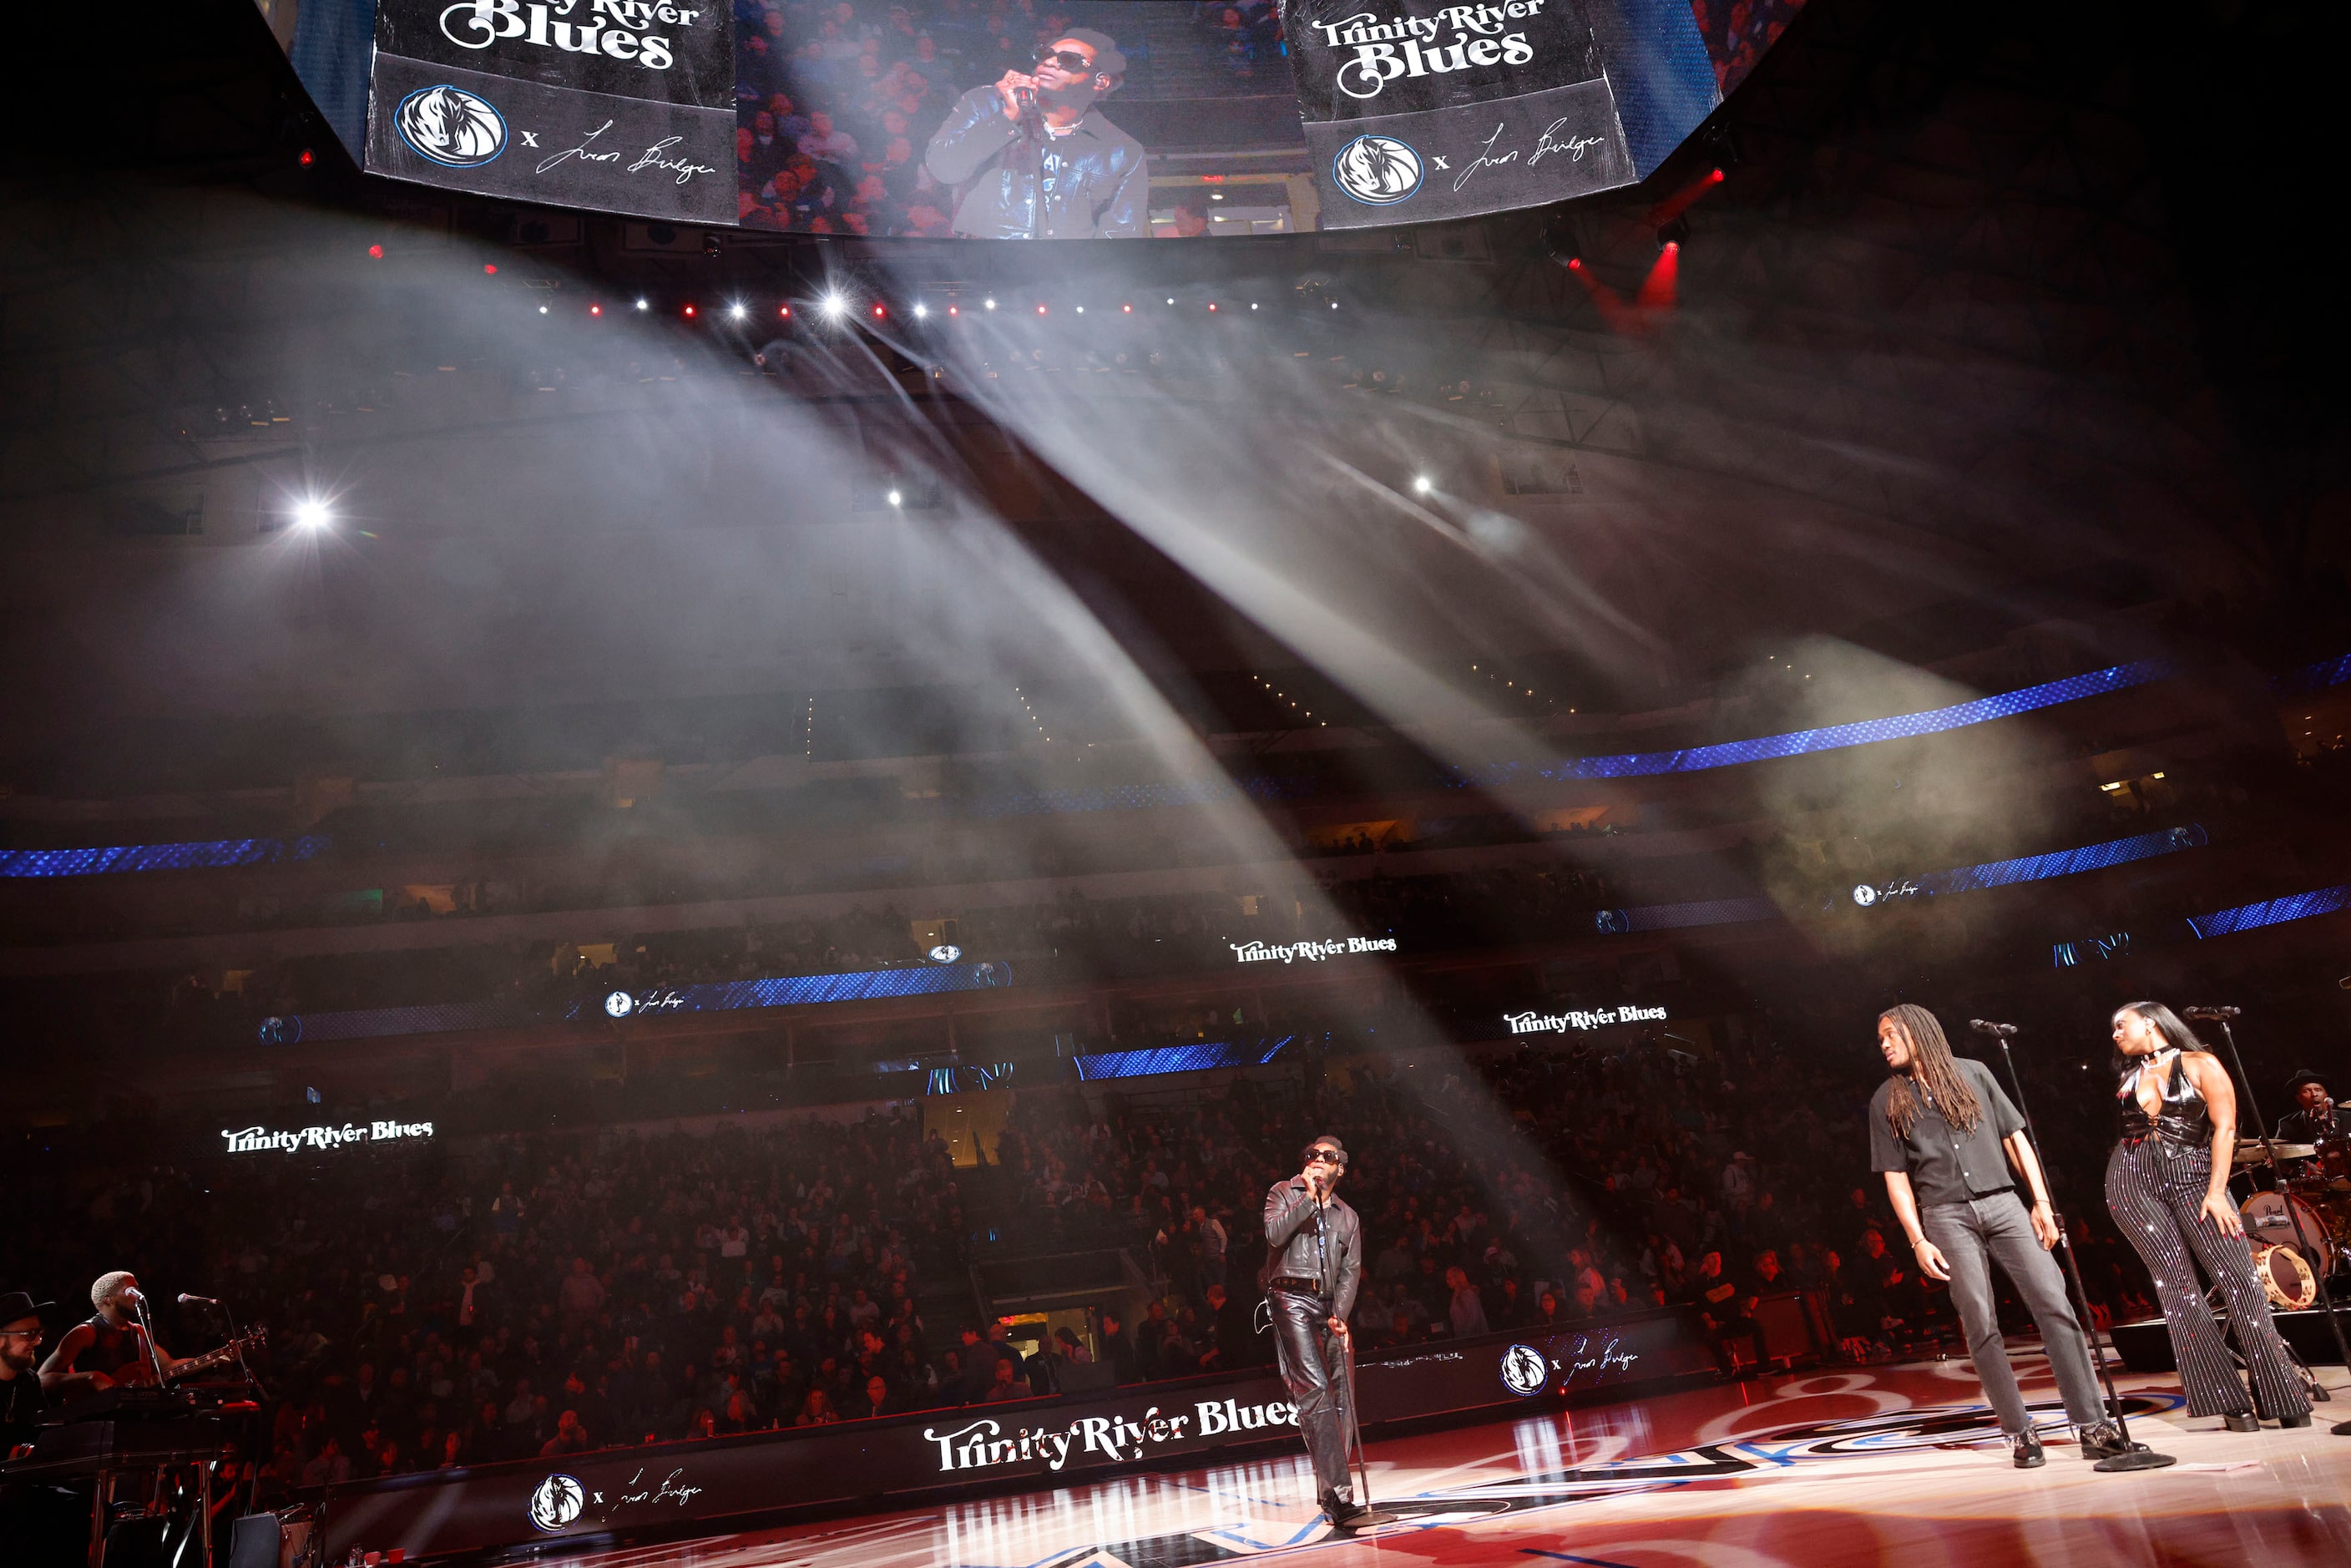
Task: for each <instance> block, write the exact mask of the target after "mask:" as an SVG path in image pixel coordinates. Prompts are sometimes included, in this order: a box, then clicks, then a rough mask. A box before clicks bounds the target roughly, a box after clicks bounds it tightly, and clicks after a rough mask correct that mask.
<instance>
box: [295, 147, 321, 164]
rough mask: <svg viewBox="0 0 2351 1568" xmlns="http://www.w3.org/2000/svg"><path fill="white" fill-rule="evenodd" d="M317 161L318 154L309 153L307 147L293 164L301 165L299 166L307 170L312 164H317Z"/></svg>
mask: <svg viewBox="0 0 2351 1568" xmlns="http://www.w3.org/2000/svg"><path fill="white" fill-rule="evenodd" d="M318 161H319V156H318V154H317V153H315V152H311V151H310V150H309V149H308V147H305V148H304V149H302V155H301V156H300V157H298V158H297V159H295V160H294V162H297V163H299V164H301V165H302V167H304V168H305V169H308V167H309V166H310V165H311V164H313V163H315V162H318Z"/></svg>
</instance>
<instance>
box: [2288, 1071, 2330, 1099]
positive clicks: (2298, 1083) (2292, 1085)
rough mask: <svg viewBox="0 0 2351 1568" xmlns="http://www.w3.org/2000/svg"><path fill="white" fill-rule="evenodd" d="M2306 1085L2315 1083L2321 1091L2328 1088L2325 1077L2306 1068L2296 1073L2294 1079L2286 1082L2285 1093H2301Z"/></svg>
mask: <svg viewBox="0 0 2351 1568" xmlns="http://www.w3.org/2000/svg"><path fill="white" fill-rule="evenodd" d="M2305 1083H2315V1084H2317V1085H2318V1086H2319V1087H2320V1088H2321V1089H2324V1088H2325V1087H2326V1080H2325V1077H2323V1076H2321V1075H2320V1074H2318V1073H2315V1072H2313V1071H2311V1070H2310V1069H2309V1068H2307V1067H2305V1068H2304V1069H2303V1070H2302V1071H2299V1072H2297V1073H2295V1074H2294V1076H2293V1077H2291V1078H2289V1079H2287V1080H2286V1081H2285V1092H2287V1093H2289V1094H2294V1093H2298V1092H2300V1091H2301V1089H2302V1086H2303V1085H2304V1084H2305Z"/></svg>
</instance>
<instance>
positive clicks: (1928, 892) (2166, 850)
mask: <svg viewBox="0 0 2351 1568" xmlns="http://www.w3.org/2000/svg"><path fill="white" fill-rule="evenodd" d="M2210 842H2211V838H2210V835H2209V834H2207V833H2206V832H2205V831H2204V829H2203V827H2202V825H2201V824H2199V823H2195V822H2190V823H2189V824H2188V825H2187V826H2186V827H2184V828H2165V829H2162V830H2161V831H2157V832H2152V833H2137V834H2135V835H2133V836H2132V837H2130V838H2127V839H2108V840H2107V841H2105V843H2102V844H2084V845H2083V846H2082V847H2081V848H2080V849H2076V850H2053V851H2052V852H2049V853H2048V854H2044V855H2022V856H2020V857H2019V858H2017V859H2015V860H2005V861H1986V862H1983V863H1982V864H1981V865H1963V866H1960V867H1959V868H1958V869H1956V870H1953V871H1941V872H1936V873H1933V874H1932V875H1929V876H1922V877H1919V878H1917V879H1916V880H1915V881H1913V882H1910V883H1907V884H1905V885H1906V886H1907V889H1909V890H1910V891H1912V892H1915V893H1917V894H1921V895H1924V896H1928V897H1931V896H1933V895H1934V894H1938V893H1975V892H1979V891H1980V890H1982V889H1984V888H1987V887H2008V886H2011V885H2012V884H2014V883H2020V882H2041V881H2044V880H2046V879H2047V878H2049V877H2053V876H2074V875H2077V874H2078V873H2082V872H2085V871H2103V870H2105V868H2106V867H2107V866H2110V865H2124V864H2127V863H2128V862H2132V861H2140V860H2146V859H2147V858H2149V857H2150V856H2153V855H2168V854H2177V853H2178V852H2179V851H2181V850H2194V849H2201V848H2203V847H2204V846H2205V845H2206V844H2208V843H2210Z"/></svg>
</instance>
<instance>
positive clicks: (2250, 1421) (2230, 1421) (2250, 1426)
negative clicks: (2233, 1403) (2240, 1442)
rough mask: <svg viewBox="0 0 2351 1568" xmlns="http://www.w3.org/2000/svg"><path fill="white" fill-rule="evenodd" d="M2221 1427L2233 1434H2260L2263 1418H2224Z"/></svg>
mask: <svg viewBox="0 0 2351 1568" xmlns="http://www.w3.org/2000/svg"><path fill="white" fill-rule="evenodd" d="M2220 1425H2221V1426H2222V1427H2226V1428H2227V1429H2228V1430H2230V1431H2231V1432H2258V1431H2260V1430H2261V1429H2262V1418H2261V1417H2260V1416H2221V1417H2220Z"/></svg>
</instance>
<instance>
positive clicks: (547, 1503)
mask: <svg viewBox="0 0 2351 1568" xmlns="http://www.w3.org/2000/svg"><path fill="white" fill-rule="evenodd" d="M587 1501H588V1494H587V1492H586V1490H584V1489H582V1488H581V1486H580V1482H579V1480H578V1479H576V1478H574V1477H571V1476H549V1477H548V1478H547V1479H545V1480H543V1481H541V1482H539V1483H538V1490H535V1491H533V1492H532V1493H531V1494H530V1521H531V1523H533V1524H535V1525H537V1526H538V1528H539V1529H541V1530H549V1531H553V1530H560V1529H562V1528H563V1527H564V1526H565V1525H567V1524H569V1523H570V1522H571V1521H573V1520H575V1519H578V1518H579V1517H580V1510H581V1509H582V1508H583V1507H585V1506H586V1505H587Z"/></svg>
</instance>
